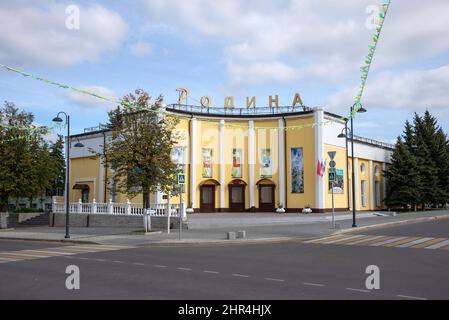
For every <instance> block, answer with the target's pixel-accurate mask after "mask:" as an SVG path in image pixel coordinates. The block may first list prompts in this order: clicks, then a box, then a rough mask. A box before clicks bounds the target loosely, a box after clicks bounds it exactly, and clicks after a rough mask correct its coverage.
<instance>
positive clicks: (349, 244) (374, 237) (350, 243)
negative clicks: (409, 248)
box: [347, 236, 384, 246]
mask: <svg viewBox="0 0 449 320" xmlns="http://www.w3.org/2000/svg"><path fill="white" fill-rule="evenodd" d="M383 237H384V236H371V237H368V238H366V239H361V240H356V241H353V242H349V243H347V245H348V246H353V245H355V244H359V243H364V242H369V241H373V240H377V239H380V238H383Z"/></svg>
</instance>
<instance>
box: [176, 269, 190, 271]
mask: <svg viewBox="0 0 449 320" xmlns="http://www.w3.org/2000/svg"><path fill="white" fill-rule="evenodd" d="M176 269H178V270H185V271H192V269H191V268H176Z"/></svg>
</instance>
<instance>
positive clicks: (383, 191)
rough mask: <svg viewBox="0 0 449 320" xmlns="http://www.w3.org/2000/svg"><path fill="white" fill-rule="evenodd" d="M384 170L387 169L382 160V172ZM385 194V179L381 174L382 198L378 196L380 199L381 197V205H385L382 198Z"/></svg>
mask: <svg viewBox="0 0 449 320" xmlns="http://www.w3.org/2000/svg"><path fill="white" fill-rule="evenodd" d="M385 170H387V165H386V164H385V162H383V163H382V174H383V172H384V171H385ZM386 195H387V181H386V180H385V177H384V176H382V198H380V199H381V204H382V205H383V206H385V203H384V201H383V199H385V196H386Z"/></svg>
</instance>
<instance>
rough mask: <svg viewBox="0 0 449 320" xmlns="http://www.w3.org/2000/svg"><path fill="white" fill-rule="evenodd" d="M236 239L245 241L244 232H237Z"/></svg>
mask: <svg viewBox="0 0 449 320" xmlns="http://www.w3.org/2000/svg"><path fill="white" fill-rule="evenodd" d="M237 238H239V239H245V238H246V231H245V230H240V231H237Z"/></svg>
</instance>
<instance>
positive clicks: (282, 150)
mask: <svg viewBox="0 0 449 320" xmlns="http://www.w3.org/2000/svg"><path fill="white" fill-rule="evenodd" d="M166 112H167V113H168V114H172V115H177V116H179V117H180V122H179V124H178V125H177V130H178V131H179V132H180V134H181V139H180V140H179V141H178V144H177V146H176V148H174V150H173V159H174V161H176V162H177V163H178V164H179V165H180V170H182V171H184V173H185V175H186V176H185V178H186V179H185V180H186V181H185V182H186V183H185V185H184V187H183V201H184V203H185V205H186V206H187V207H189V208H193V209H194V211H195V212H204V213H210V212H228V211H232V212H245V211H250V212H257V211H263V212H274V211H275V210H276V208H278V207H283V208H284V209H285V210H286V211H287V212H301V211H302V209H303V208H307V207H309V208H311V209H312V210H313V212H327V211H330V210H331V207H332V204H331V203H332V198H331V194H332V187H331V183H330V182H329V175H328V172H329V163H330V160H331V159H330V158H329V154H328V152H329V151H335V157H334V161H335V163H336V165H335V169H336V170H335V182H334V187H333V188H334V189H333V191H334V197H335V198H334V203H335V208H336V210H337V211H338V210H341V211H343V210H348V209H349V208H351V207H352V198H351V197H352V195H353V194H355V197H356V201H355V202H356V209H357V210H381V209H384V208H385V207H384V203H383V198H384V196H385V180H384V177H383V176H382V171H383V170H386V166H387V165H388V162H389V158H390V155H391V151H392V147H393V146H392V145H390V144H386V143H382V142H379V141H374V140H371V139H366V138H361V137H357V136H355V137H354V159H352V158H351V157H349V156H348V155H351V149H350V146H351V143H350V141H348V140H347V139H345V138H339V137H338V135H339V134H341V133H342V132H343V133H345V124H346V122H345V119H344V118H343V117H341V116H339V115H336V114H332V113H329V112H326V111H325V110H324V109H323V108H319V107H318V108H306V107H301V108H293V107H278V108H253V109H243V108H242V109H238V108H233V109H215V108H203V107H201V106H188V105H180V104H175V105H169V106H167V108H166ZM355 123H357V121H355ZM110 136H111V132H110V131H108V130H107V129H102V128H96V129H95V128H91V129H88V130H85V132H84V133H82V134H77V135H73V136H71V141H72V143H71V145H72V146H73V144H75V143H76V142H81V143H82V145H84V147H82V148H74V147H72V148H71V151H70V161H71V166H70V183H71V187H70V190H69V199H70V202H73V203H78V202H83V203H91V202H93V201H95V202H96V203H103V204H104V203H108V202H114V203H126V202H127V201H129V202H131V203H133V204H134V205H136V206H138V205H139V203H142V197H141V196H137V197H135V198H134V199H127V196H126V195H125V194H118V193H115V192H114V188H113V185H114V183H113V173H112V171H111V169H110V168H107V167H106V166H105V164H104V161H101V160H100V158H99V157H98V156H93V154H92V152H91V151H89V148H90V149H93V150H95V151H97V152H101V148H102V145H104V144H105V143H107V141H108V137H110ZM348 142H349V143H348ZM352 161H354V165H355V192H352V190H351V189H352V188H351V186H352V182H351V176H352V173H351V168H352ZM320 167H321V168H320ZM323 167H325V169H324V170H323ZM108 182H109V184H108ZM108 185H109V186H112V187H108ZM94 199H95V200H94ZM150 201H151V202H152V203H159V204H160V203H164V202H166V201H167V196H166V195H163V194H162V193H160V192H158V193H155V194H153V195H151V198H150ZM170 202H171V203H178V202H179V197H178V196H175V197H171V198H170Z"/></svg>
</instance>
